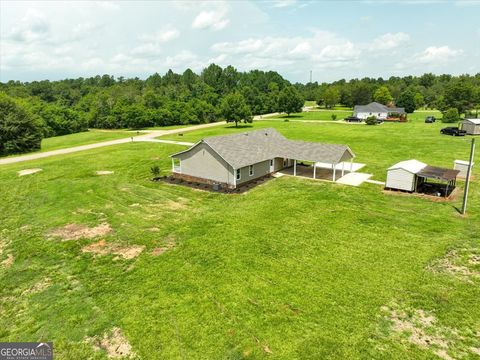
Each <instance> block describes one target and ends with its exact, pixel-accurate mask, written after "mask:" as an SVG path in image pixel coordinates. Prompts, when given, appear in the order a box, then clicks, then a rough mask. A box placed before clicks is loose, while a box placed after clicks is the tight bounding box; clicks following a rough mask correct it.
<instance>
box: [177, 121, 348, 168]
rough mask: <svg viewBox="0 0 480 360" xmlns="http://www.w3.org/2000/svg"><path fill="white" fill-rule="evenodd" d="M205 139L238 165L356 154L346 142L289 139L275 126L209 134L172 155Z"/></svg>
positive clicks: (338, 158) (327, 159) (329, 159)
mask: <svg viewBox="0 0 480 360" xmlns="http://www.w3.org/2000/svg"><path fill="white" fill-rule="evenodd" d="M201 143H205V144H207V145H208V146H210V148H212V149H213V150H214V151H215V152H216V153H217V154H218V155H220V156H221V157H222V158H223V159H224V160H225V161H226V162H227V163H228V164H230V165H231V166H232V167H233V168H235V169H239V168H242V167H245V166H248V165H252V164H256V163H258V162H261V161H265V160H269V159H273V158H276V157H281V158H289V159H296V160H305V161H315V162H326V163H332V164H336V163H339V162H341V161H344V160H347V159H352V158H353V157H355V155H354V154H353V152H352V151H351V150H350V148H349V147H348V146H346V145H337V144H324V143H316V142H305V141H293V140H288V139H286V138H285V137H284V136H283V135H281V134H280V133H279V132H278V131H276V130H275V129H272V128H268V129H261V130H255V131H249V132H244V133H240V134H232V135H223V136H213V137H208V138H205V139H203V140H201V141H200V142H198V143H197V144H195V145H193V146H192V147H191V148H190V149H188V150H185V151H182V152H179V153H176V154H173V155H171V157H178V155H180V154H183V153H186V152H188V151H190V150H191V149H193V148H194V147H196V146H197V145H199V144H201Z"/></svg>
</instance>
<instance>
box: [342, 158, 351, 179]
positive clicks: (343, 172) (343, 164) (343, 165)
mask: <svg viewBox="0 0 480 360" xmlns="http://www.w3.org/2000/svg"><path fill="white" fill-rule="evenodd" d="M350 172H351V171H350ZM344 174H345V161H342V177H343V175H344Z"/></svg>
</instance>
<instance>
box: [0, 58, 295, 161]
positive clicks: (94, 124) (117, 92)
mask: <svg viewBox="0 0 480 360" xmlns="http://www.w3.org/2000/svg"><path fill="white" fill-rule="evenodd" d="M303 103H304V99H303V98H302V96H301V94H300V93H299V91H298V90H297V89H296V88H295V87H294V86H292V84H291V83H290V82H289V81H287V80H285V79H284V78H283V77H282V76H281V75H280V74H278V73H277V72H274V71H267V72H265V71H260V70H253V71H249V72H239V71H237V70H236V69H235V68H234V67H233V66H227V67H225V68H222V67H220V66H218V65H215V64H211V65H209V66H208V67H206V68H205V69H204V70H203V71H202V72H201V73H200V74H196V73H194V72H193V71H192V70H190V69H187V70H185V71H184V72H183V73H182V74H177V73H174V72H173V71H172V70H169V71H168V72H167V73H166V74H165V75H163V76H162V75H160V74H158V73H155V74H153V75H151V76H149V77H148V78H147V79H145V80H141V79H139V78H133V79H125V78H123V77H118V78H114V77H113V76H110V75H103V76H95V77H91V78H78V79H66V80H60V81H48V80H44V81H33V82H20V81H9V82H7V83H0V140H1V141H0V142H1V143H2V145H0V155H5V154H10V153H18V152H23V151H32V150H35V149H38V148H39V146H40V141H41V139H42V138H43V137H50V136H58V135H65V134H71V133H75V132H80V131H86V130H87V129H88V128H103V129H122V128H131V129H138V128H144V127H152V126H168V125H183V124H201V123H209V122H215V121H219V120H227V121H233V122H235V123H236V124H238V122H241V121H244V122H251V119H252V116H253V114H255V115H257V114H266V113H271V112H277V111H279V112H287V113H292V112H298V111H301V108H302V106H303ZM20 119H21V123H22V124H23V125H25V124H26V123H28V124H29V125H30V128H29V130H28V131H27V132H24V131H22V130H21V129H22V126H23V125H21V126H20V123H19V121H20ZM31 132H33V133H34V134H35V136H33V134H30V133H31ZM27 133H28V134H30V135H28V136H29V139H30V140H29V141H25V139H24V138H25V137H26V136H27V135H26V134H27ZM34 139H35V140H34Z"/></svg>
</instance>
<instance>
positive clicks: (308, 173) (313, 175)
mask: <svg viewBox="0 0 480 360" xmlns="http://www.w3.org/2000/svg"><path fill="white" fill-rule="evenodd" d="M352 160H353V159H351V160H350V161H342V162H340V163H324V162H313V161H299V160H291V161H289V162H288V163H289V164H290V165H289V166H288V167H285V168H284V169H282V170H281V171H280V173H282V174H285V175H290V176H300V177H305V178H310V179H315V180H328V181H333V182H335V181H338V180H339V179H340V178H342V177H343V176H344V175H346V174H348V173H352V172H355V171H358V170H359V169H361V168H362V167H364V166H365V164H360V163H354V162H353V161H352Z"/></svg>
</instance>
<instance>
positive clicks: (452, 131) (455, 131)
mask: <svg viewBox="0 0 480 360" xmlns="http://www.w3.org/2000/svg"><path fill="white" fill-rule="evenodd" d="M466 133H467V132H466V131H465V130H460V129H459V128H458V127H455V126H449V127H446V128H443V129H442V130H440V134H444V135H452V136H465V134H466Z"/></svg>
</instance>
